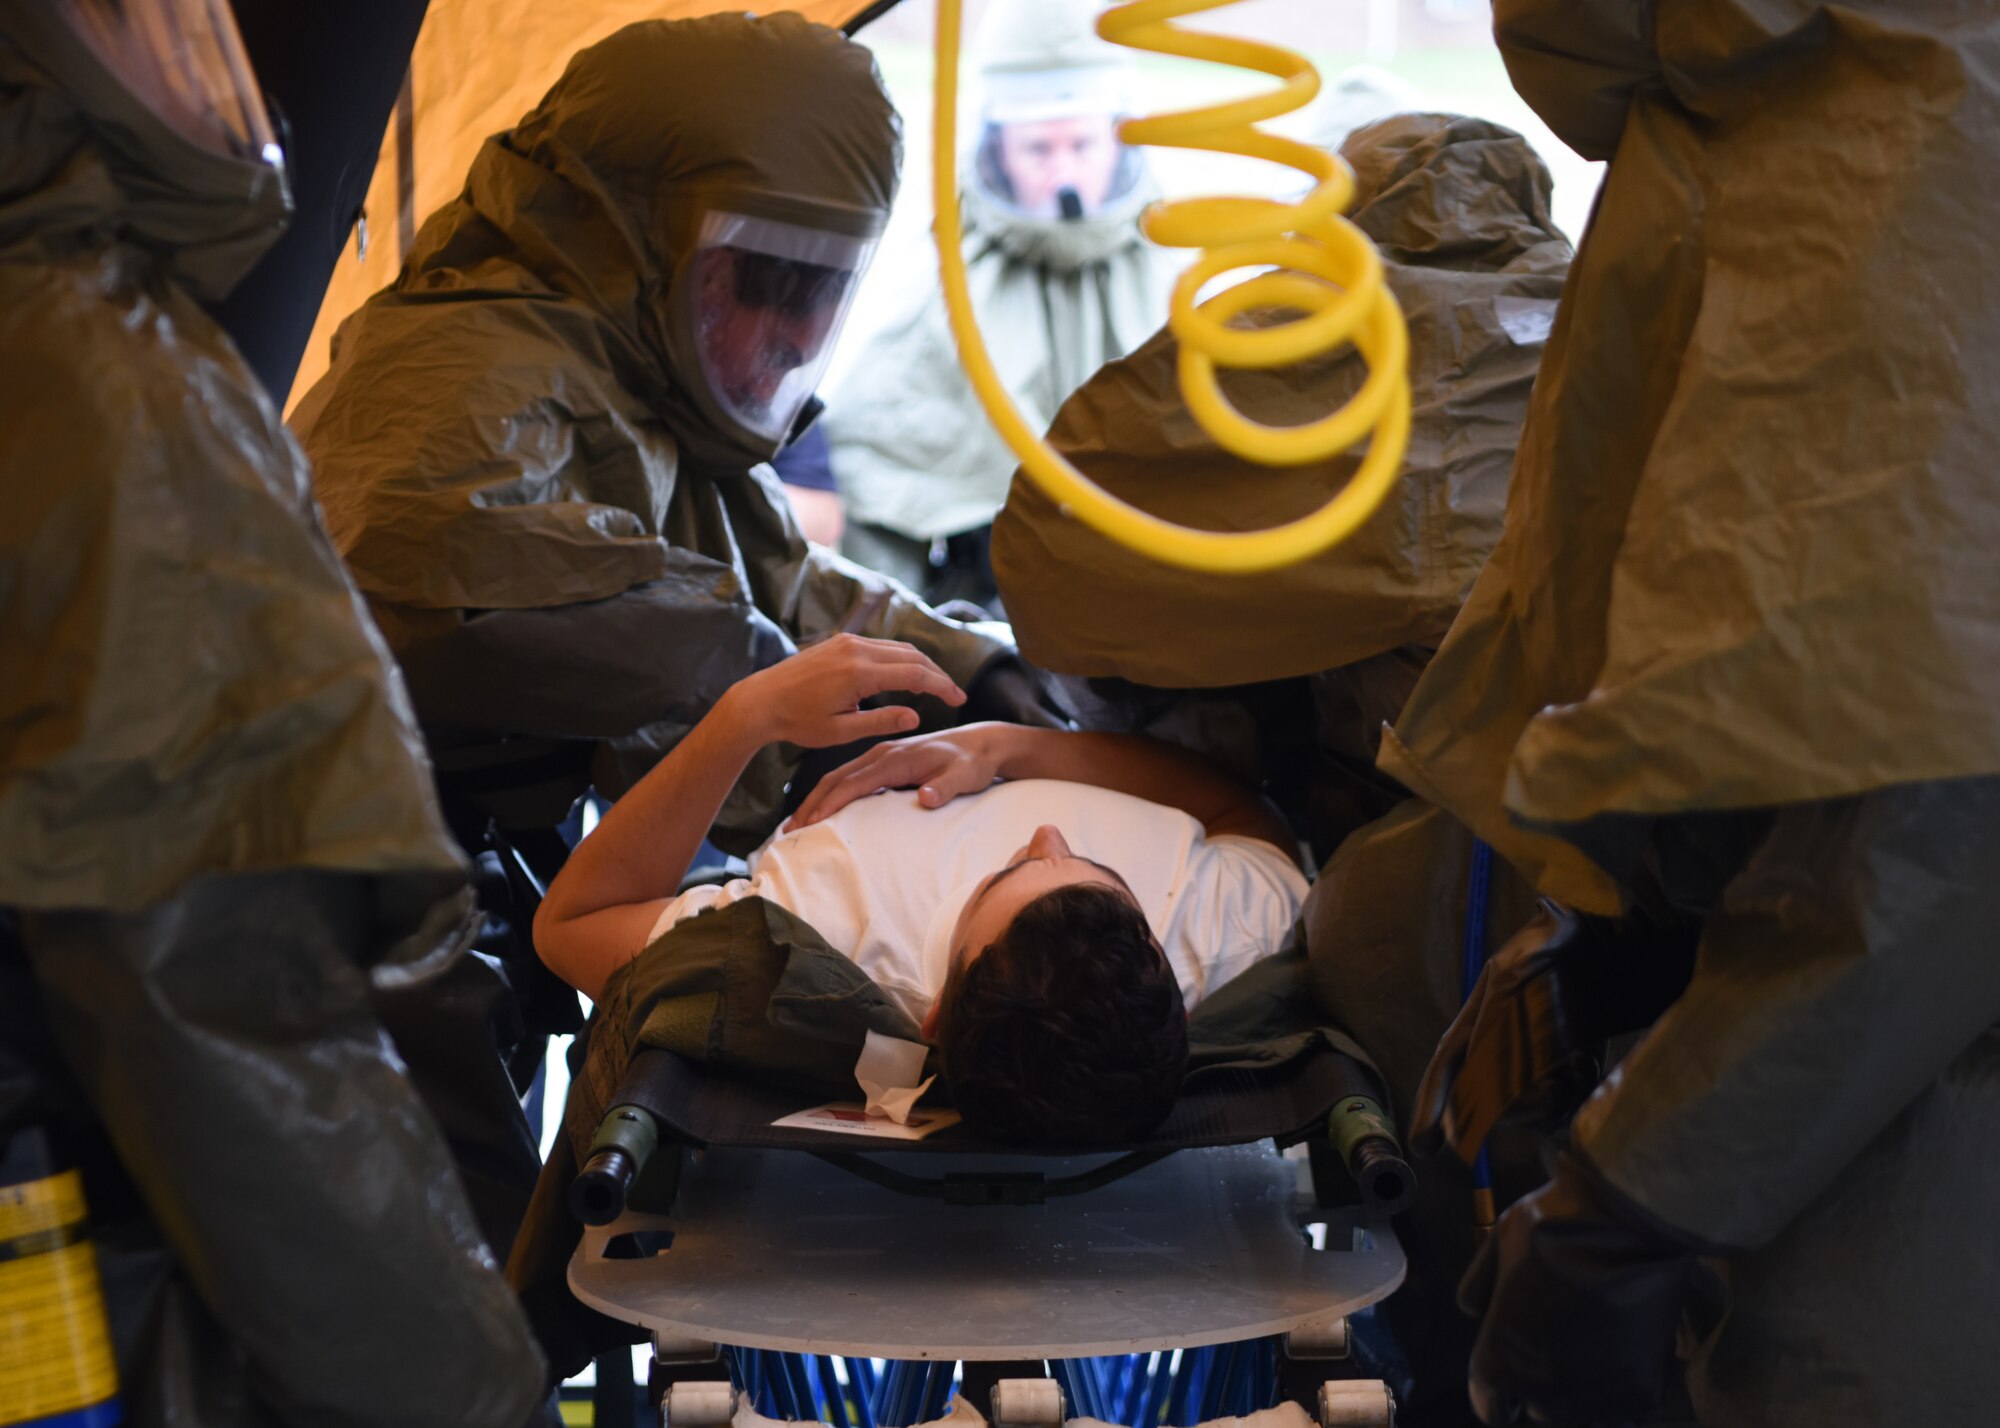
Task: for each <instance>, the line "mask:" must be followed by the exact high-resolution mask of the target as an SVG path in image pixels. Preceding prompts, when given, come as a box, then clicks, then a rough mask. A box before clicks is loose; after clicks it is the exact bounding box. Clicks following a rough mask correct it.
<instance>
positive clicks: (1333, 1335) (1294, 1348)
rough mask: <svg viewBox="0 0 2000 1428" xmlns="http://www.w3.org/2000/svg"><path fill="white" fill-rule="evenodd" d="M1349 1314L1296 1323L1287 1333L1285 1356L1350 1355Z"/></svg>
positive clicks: (1300, 1357) (1324, 1357)
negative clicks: (1348, 1339)
mask: <svg viewBox="0 0 2000 1428" xmlns="http://www.w3.org/2000/svg"><path fill="white" fill-rule="evenodd" d="M1348 1352H1349V1350H1348V1341H1347V1316H1346V1315H1345V1314H1343V1315H1341V1316H1340V1317H1339V1318H1338V1319H1323V1320H1319V1321H1317V1322H1315V1323H1311V1324H1299V1325H1296V1326H1295V1327H1294V1328H1293V1329H1292V1331H1291V1332H1290V1333H1289V1334H1287V1335H1285V1357H1286V1358H1290V1359H1344V1358H1346V1357H1347V1355H1348Z"/></svg>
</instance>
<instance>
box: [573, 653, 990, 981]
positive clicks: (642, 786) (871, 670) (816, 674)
mask: <svg viewBox="0 0 2000 1428" xmlns="http://www.w3.org/2000/svg"><path fill="white" fill-rule="evenodd" d="M890 690H909V691H913V692H916V693H920V694H934V695H936V696H937V697H938V698H940V699H942V700H944V701H945V703H947V704H952V705H957V704H962V703H964V702H965V695H964V693H963V692H962V691H961V690H960V689H959V688H958V686H957V685H956V684H953V683H952V681H951V679H950V678H949V677H948V676H947V675H946V674H945V673H944V671H943V670H941V669H939V668H938V667H937V666H936V665H935V664H933V663H932V662H931V660H930V658H929V657H928V656H926V655H925V654H923V653H922V652H921V651H919V650H917V649H916V648H914V647H913V646H910V645H906V644H900V643H897V642H896V641H893V640H870V639H863V638H861V637H860V636H857V635H836V636H834V637H833V638H832V639H829V640H826V641H825V642H823V643H821V644H818V645H814V646H813V647H812V648H810V649H806V650H802V651H800V652H799V653H798V654H795V655H793V656H792V657H791V658H789V659H787V660H783V661H781V662H780V663H778V664H775V665H772V666H771V667H770V668H768V669H763V670H759V671H758V672H757V673H755V674H753V675H751V676H749V677H748V678H747V679H744V680H742V681H740V682H738V683H737V684H735V685H733V686H731V688H730V689H729V690H728V691H727V692H726V693H725V694H724V695H723V696H722V698H721V699H720V700H718V701H717V703H716V705H715V707H714V708H713V709H711V710H710V711H709V713H708V715H707V716H706V717H705V718H703V719H702V721H701V722H700V723H699V724H697V725H695V727H694V728H693V729H692V730H691V731H690V732H689V734H688V736H687V737H686V738H685V739H683V740H681V742H680V743H679V744H678V745H676V746H675V748H674V751H673V752H672V753H671V754H669V755H668V756H667V757H666V758H665V759H664V760H662V761H661V762H660V763H659V764H658V765H656V766H655V767H654V768H653V770H652V771H651V772H650V773H648V774H647V775H646V776H645V777H644V778H643V779H641V780H640V781H639V782H638V784H637V785H635V786H634V787H633V789H632V791H631V792H630V793H628V794H626V795H625V796H624V797H623V798H621V799H619V800H618V802H617V804H615V805H614V806H613V807H612V809H611V811H610V812H609V813H607V814H606V815H605V816H604V821H603V822H602V823H600V824H599V825H598V826H597V829H596V831H595V832H593V833H592V834H591V835H590V836H589V837H588V838H586V839H584V840H583V841H582V842H581V843H579V844H577V847H576V851H575V852H574V853H572V854H570V857H569V862H568V863H567V864H565V865H564V867H563V870H562V872H561V873H560V874H558V875H557V877H556V880H555V881H554V882H553V883H551V884H550V885H549V895H548V896H547V897H546V898H544V899H543V900H542V906H541V910H540V911H539V912H538V913H536V914H535V950H536V951H537V952H538V953H540V955H541V958H542V960H543V961H544V962H546V963H547V964H548V965H549V967H550V969H551V970H553V971H554V972H555V973H556V975H557V976H559V977H561V978H562V979H563V980H564V981H566V982H568V983H569V984H570V985H571V986H573V987H575V988H576V989H577V990H578V991H581V992H582V993H584V994H585V995H586V996H589V997H593V998H595V997H596V996H598V994H599V993H601V992H602V991H603V990H604V984H605V982H607V981H608V980H610V977H611V974H612V973H613V972H615V971H617V970H618V969H619V968H620V967H622V966H624V965H625V964H626V963H627V962H629V961H631V960H632V959H633V958H634V957H636V956H638V955H639V952H640V950H641V949H642V948H643V947H644V946H645V943H646V938H647V936H648V934H649V933H650V932H651V931H652V929H653V925H654V924H655V923H656V922H658V921H659V917H660V913H661V912H662V911H663V910H664V909H665V907H666V905H667V902H668V901H669V900H670V899H671V898H672V897H673V896H674V894H675V891H676V890H677V889H678V887H679V885H680V880H681V879H682V878H683V877H685V876H687V870H688V865H689V864H690V863H692V862H693V860H694V855H695V852H696V850H697V849H699V848H700V847H701V840H702V838H703V837H704V836H705V835H706V834H707V832H708V828H709V825H710V824H711V823H713V822H714V821H715V815H716V812H717V810H719V809H720V808H721V807H722V801H723V799H724V798H726V797H728V795H729V790H730V789H731V788H732V787H734V786H735V783H736V780H737V779H738V778H740V777H741V776H742V773H743V768H744V766H745V765H746V764H748V763H749V762H750V758H751V756H752V755H753V754H755V753H756V752H757V751H758V750H759V749H761V748H763V747H764V745H766V744H770V743H778V742H784V743H790V744H799V745H802V746H803V747H806V748H826V747H830V746H833V745H838V744H845V743H849V742H851V741H853V740H855V739H865V738H869V737H871V736H879V735H882V734H893V733H897V732H899V731H903V730H908V729H910V728H912V727H914V726H915V724H916V722H917V714H916V711H914V710H912V709H906V708H902V707H899V706H892V707H889V708H884V709H867V710H864V709H861V708H860V707H859V705H860V703H861V701H862V700H864V699H868V698H870V697H872V696H874V695H877V694H882V693H885V692H887V691H890Z"/></svg>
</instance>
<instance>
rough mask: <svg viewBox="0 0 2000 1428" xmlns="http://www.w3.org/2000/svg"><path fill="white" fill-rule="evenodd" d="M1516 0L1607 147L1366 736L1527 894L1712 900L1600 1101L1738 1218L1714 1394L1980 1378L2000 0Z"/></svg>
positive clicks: (1585, 123)
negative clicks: (1652, 1020) (1529, 362)
mask: <svg viewBox="0 0 2000 1428" xmlns="http://www.w3.org/2000/svg"><path fill="white" fill-rule="evenodd" d="M1496 16H1497V22H1498V33H1499V37H1500V42H1501V46H1502V50H1503V53H1504V54H1505V55H1506V57H1507V61H1508V64H1509V67H1510V70H1511V72H1512V74H1513V76H1514V79H1515V83H1516V85H1517V86H1518V87H1519V88H1520V90H1521V92H1522V94H1523V96H1524V97H1525V98H1527V99H1528V100H1529V102H1530V103H1532V104H1533V105H1534V106H1535V107H1536V109H1537V110H1538V111H1539V112H1540V113H1541V114H1542V115H1543V117H1544V118H1546V119H1547V120H1548V121H1549V123H1550V124H1551V125H1552V126H1554V127H1555V128H1556V130H1557V131H1558V133H1560V134H1561V135H1563V137H1565V138H1566V139H1567V140H1568V141H1569V142H1570V143H1571V144H1573V145H1574V146H1575V147H1577V148H1578V149H1579V150H1580V151H1582V152H1583V153H1585V154H1586V155H1588V156H1591V157H1597V158H1608V159H1610V168H1609V171H1608V173H1607V175H1606V179H1605V183H1604V188H1603V191H1602V194H1601V196H1600V198H1599V201H1598V208H1597V212H1596V215H1595V217H1594V219H1593V220H1592V224H1591V227H1590V230H1589V233H1588V234H1587V236H1586V238H1585V240H1584V243H1583V246H1582V249H1581V252H1580V254H1579V256H1578V260H1577V263H1576V266H1575V268H1574V269H1573V270H1572V271H1571V274H1570V281H1569V286H1568V288H1567V290H1566V291H1565V294H1564V297H1563V303H1562V308H1561V311H1560V313H1559V315H1558V318H1557V323H1556V328H1555V332H1554V334H1553V336H1552V338H1551V341H1550V344H1549V350H1548V355H1547V358H1546V360H1545V362H1544V365H1543V369H1542V374H1541V379H1540V383H1539V385H1538V386H1537V387H1536V390H1535V398H1534V404H1533V408H1532V410H1531V411H1530V414H1529V417H1528V422H1527V426H1526V429H1525V431H1524V433H1523V437H1522V446H1521V457H1520V461H1519V463H1518V465H1517V467H1516V471H1515V477H1514V484H1513V490H1512V494H1511V499H1510V502H1509V507H1508V512H1507V525H1506V530H1505V534H1504V536H1503V538H1502V540H1501V542H1500V544H1499V546H1498V547H1497V549H1496V550H1495V551H1494V554H1493V557H1492V559H1491V561H1490V562H1489V563H1488V565H1487V567H1486V569H1485V571H1484V572H1483V574H1482V575H1481V577H1480V579H1479V582H1478V583H1477V585H1476V586H1475V587H1474V589H1473V592H1472V595H1471V597H1470V599H1469V601H1468V603H1467V605H1466V607H1465V610H1464V613H1463V614H1462V615H1461V616H1460V617H1459V620H1458V622H1457V624H1456V625H1455V626H1454V627H1453V629H1452V632H1451V635H1450V637H1449V638H1448V639H1447V640H1446V641H1445V643H1444V645H1443V647H1442V648H1441V649H1440V650H1439V652H1438V654H1437V656H1436V658H1435V659H1434V661H1433V662H1432V663H1431V665H1430V667H1429V669H1428V670H1427V672H1426V674H1425V676H1424V678H1423V680H1422V682H1421V683H1420V684H1419V686H1418V687H1417V689H1416V691H1415V693H1414V694H1413V695H1412V697H1411V699H1410V702H1409V705H1408V707H1407V708H1406V710H1405V712H1404V714H1403V716H1402V719H1401V721H1400V722H1399V723H1398V725H1397V727H1396V729H1395V731H1394V736H1393V738H1392V739H1390V740H1389V741H1388V742H1387V743H1386V744H1385V748H1384V753H1383V765H1384V767H1385V768H1387V769H1388V770H1390V771H1391V772H1393V773H1395V774H1396V775H1397V776H1398V777H1399V778H1401V779H1403V780H1404V781H1405V782H1406V783H1408V784H1409V785H1410V786H1411V787H1412V788H1414V789H1416V790H1418V791H1419V792H1421V793H1423V794H1424V795H1425V796H1426V797H1428V798H1430V799H1432V800H1433V801H1435V802H1437V803H1439V804H1441V805H1442V806H1443V807H1445V808H1446V809H1447V810H1449V811H1450V812H1452V813H1453V814H1455V815H1456V816H1458V817H1459V818H1461V819H1462V820H1464V821H1465V822H1466V823H1468V824H1469V825H1471V827H1473V828H1474V829H1475V830H1476V831H1477V832H1478V833H1480V835H1481V836H1483V837H1485V838H1487V839H1489V840H1491V841H1492V842H1493V843H1494V844H1495V845H1496V846H1497V847H1498V848H1499V849H1500V851H1501V852H1502V853H1503V854H1505V855H1506V856H1507V857H1508V858H1509V859H1510V860H1511V861H1512V862H1513V863H1514V864H1515V865H1516V866H1518V867H1520V868H1521V869H1522V870H1523V871H1524V872H1526V873H1528V874H1529V875H1530V876H1531V877H1532V878H1533V880H1534V881H1535V882H1536V883H1537V884H1538V885H1539V886H1540V887H1541V889H1542V890H1543V891H1545V892H1548V893H1551V894H1554V895H1557V896H1559V897H1562V898H1564V899H1566V900H1568V901H1570V902H1572V903H1575V904H1577V905H1579V906H1581V907H1584V908H1586V909H1590V910H1595V911H1601V912H1612V911H1616V910H1617V909H1618V908H1619V906H1620V905H1621V903H1624V902H1627V901H1632V900H1646V901H1650V900H1654V899H1661V900H1664V901H1665V902H1667V903H1670V904H1674V905H1677V906H1680V907H1682V908H1686V909H1692V910H1695V911H1697V912H1701V913H1704V914H1705V915H1706V922H1705V931H1704V940H1703V944H1702V948H1701V953H1700V958H1699V962H1698V965H1697V968H1696V971H1695V976H1694V980H1693V983H1692V984H1691V986H1690V987H1689V989H1688V991H1687V993H1686V995H1685V996H1684V997H1683V998H1682V999H1681V1001H1680V1002H1679V1003H1678V1004H1677V1005H1676V1006H1675V1007H1674V1008H1672V1009H1671V1010H1670V1011H1669V1012H1668V1013H1667V1014H1666V1015H1665V1017H1664V1018H1663V1019H1662V1020H1661V1021H1660V1022H1659V1024H1658V1025H1657V1026H1656V1027H1655V1028H1654V1029H1653V1031H1652V1033H1651V1034H1650V1035H1649V1037H1648V1038H1647V1040H1646V1041H1645V1042H1644V1043H1643V1044H1642V1045H1641V1046H1640V1047H1639V1048H1638V1050H1637V1051H1636V1052H1634V1053H1633V1054H1632V1055H1631V1056H1630V1057H1629V1058H1628V1059H1627V1060H1626V1061H1625V1062H1624V1063H1623V1065H1622V1066H1621V1067H1620V1069H1619V1070H1618V1072H1617V1073H1616V1074H1615V1075H1614V1076H1613V1077H1612V1078H1611V1079H1610V1080H1609V1081H1608V1082H1607V1083H1606V1084H1605V1085H1604V1086H1603V1087H1602V1088H1601V1089H1600V1090H1599V1091H1598V1093H1597V1095H1596V1096H1595V1097H1594V1098H1593V1100H1592V1101H1591V1102H1590V1103H1589V1104H1588V1105H1587V1106H1586V1107H1585V1108H1584V1109H1583V1111H1582V1112H1581V1113H1580V1114H1579V1116H1578V1118H1577V1122H1576V1127H1575V1145H1576V1148H1577V1149H1578V1151H1579V1152H1580V1153H1581V1154H1582V1155H1584V1156H1586V1157H1588V1159H1589V1161H1590V1162H1591V1163H1592V1164H1594V1165H1595V1167H1596V1169H1597V1170H1598V1171H1599V1172H1600V1173H1601V1174H1602V1176H1603V1178H1604V1179H1605V1180H1606V1181H1608V1182H1609V1183H1610V1185H1611V1186H1612V1187H1613V1188H1614V1189H1615V1190H1616V1191H1618V1192H1621V1193H1622V1194H1623V1195H1624V1196H1625V1197H1627V1198H1628V1199H1629V1200H1630V1201H1632V1202H1635V1203H1636V1205H1637V1206H1638V1207H1639V1208H1640V1209H1641V1210H1642V1211H1644V1212H1647V1213H1649V1214H1650V1215H1652V1216H1654V1217H1656V1219H1657V1220H1658V1221H1660V1222H1664V1224H1665V1225H1667V1226H1669V1227H1672V1228H1673V1229H1675V1230H1677V1231H1679V1232H1680V1233H1681V1235H1683V1236H1688V1237H1694V1238H1698V1239H1700V1240H1702V1241H1706V1242H1707V1243H1710V1244H1714V1245H1720V1246H1724V1247H1730V1248H1733V1249H1735V1250H1737V1251H1739V1252H1741V1253H1739V1254H1738V1256H1737V1257H1736V1258H1735V1259H1734V1261H1733V1269H1732V1290H1733V1296H1732V1301H1731V1306H1730V1311H1729V1314H1728V1316H1727V1317H1726V1319H1724V1320H1723V1322H1722V1323H1721V1326H1720V1328H1719V1329H1717V1330H1716V1331H1715V1332H1714V1333H1713V1334H1712V1335H1711V1336H1710V1337H1709V1338H1708V1339H1707V1341H1706V1342H1705V1343H1704V1344H1703V1346H1702V1348H1701V1350H1700V1352H1699V1354H1698V1355H1697V1357H1696V1360H1695V1372H1694V1373H1693V1374H1692V1376H1691V1380H1690V1386H1691V1388H1692V1390H1693V1394H1694V1399H1695V1403H1696V1407H1697V1409H1698V1411H1699V1413H1700V1416H1701V1418H1702V1420H1703V1421H1704V1422H1708V1423H1727V1424H1737V1423H1759V1424H1792V1423H1797V1424H1801V1425H1803V1424H1808V1423H1810V1424H1814V1425H1826V1424H1850V1423H1851V1424H1875V1423H1885V1422H1912V1423H1915V1422H1925V1423H1956V1422H1973V1421H1978V1420H1979V1419H1981V1418H1983V1417H1986V1416H1990V1413H1991V1405H1992V1403H1993V1402H1994V1401H1995V1396H1996V1394H2000V1369H1997V1368H1996V1365H1995V1360H1994V1358H1993V1356H1992V1355H1991V1354H1990V1353H1987V1352H1984V1349H1983V1337H1982V1330H1981V1328H1980V1327H1978V1326H1979V1325H1982V1324H1983V1323H1984V1322H1985V1319H1986V1318H1987V1317H1988V1315H1989V1314H1990V1309H1991V1300H1992V1275H1991V1266H1992V1264H1993V1263H1994V1262H1995V1257H1996V1254H2000V1240H1996V1236H1995V1232H1994V1229H1993V1224H1992V1216H1991V1214H1990V1213H1989V1211H1990V1200H1991V1195H1992V1186H1993V1185H1994V1184H1995V1183H2000V1159H1996V1154H1995V1150H1994V1147H1995V1146H1996V1145H1997V1144H2000V1037H1996V1036H1995V1034H1994V1030H1993V1028H1994V1027H1995V1025H1996V1022H2000V959H1996V958H1995V956H1994V954H1993V949H1994V946H1995V930H1994V929H1995V927H1996V925H2000V900H1996V896H1995V892H1994V888H1995V880H1994V878H1993V876H1992V871H1991V869H1992V860H1993V858H1994V857H1995V855H1996V852H2000V845H1996V841H1995V829H1996V827H2000V824H1996V822H1995V818H1996V807H2000V805H1997V804H1996V800H1997V799H2000V793H1996V789H2000V784H1996V782H1995V780H1994V776H1995V775H2000V718H1996V716H1995V712H1994V711H1995V710H1996V708H2000V585H1996V583H1995V581H1994V580H1993V579H1992V578H1991V564H1992V550H1993V548H1994V546H1995V544H1996V542H2000V488H1996V486H1995V484H1994V481H1993V479H1992V474H1991V473H1992V471H1993V470H1994V468H1995V464H1996V460H2000V422H1996V420H1995V419H1994V416H1993V412H1992V406H1991V403H1990V401H1988V400H1987V399H1986V397H1985V396H1984V395H1983V393H1985V392H1986V391H1987V390H1988V389H1989V388H1990V387H1991V386H1992V385H1993V382H1992V379H1993V378H1994V376H1995V375H1996V374H2000V290H1996V288H1995V286H1994V285H1993V283H1992V282H1991V280H1990V267H1991V256H1990V253H1989V252H1988V247H1989V245H1988V241H1987V235H1988V234H1989V233H1990V232H1991V231H1992V229H1993V227H1994V225H1995V220H1996V219H2000V199H1996V198H1995V194H1996V190H1995V188H1994V186H1993V185H1992V184H1991V182H1990V181H1989V177H1988V176H1989V174H1990V171H1991V169H1992V167H1993V164H1994V162H1995V159H1996V158H2000V12H1996V11H1994V10H1993V9H1992V7H1967V6H1963V5H1956V4H1945V3H1932V0H1915V2H1914V3H1898V4H1894V5H1890V4H1881V3H1861V4H1858V5H1844V6H1838V7H1835V6H1826V5H1820V4H1814V3H1807V0H1784V3H1776V4H1757V5H1751V4H1746V3H1739V0H1705V3H1699V4H1692V5H1674V6H1669V5H1658V6H1631V5H1625V4H1613V3H1608V0H1607V3H1572V4H1556V3H1550V0H1503V3H1502V4H1500V5H1499V6H1498V7H1497V10H1496ZM1732 810H1763V811H1759V812H1738V811H1732ZM1773 810H1775V811H1773ZM1744 850H1747V851H1744Z"/></svg>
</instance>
